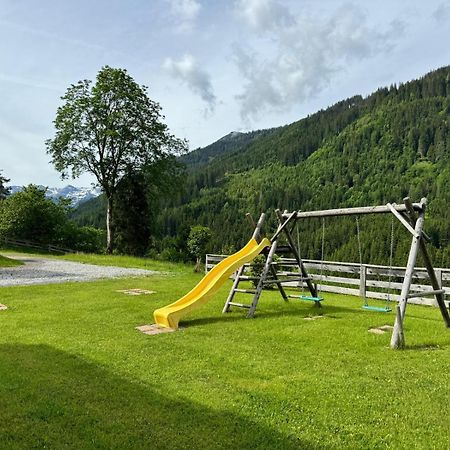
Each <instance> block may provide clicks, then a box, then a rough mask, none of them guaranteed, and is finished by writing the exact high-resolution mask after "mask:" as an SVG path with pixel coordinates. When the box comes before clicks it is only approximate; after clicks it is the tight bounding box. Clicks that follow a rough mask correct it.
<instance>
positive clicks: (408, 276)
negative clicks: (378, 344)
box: [224, 197, 450, 348]
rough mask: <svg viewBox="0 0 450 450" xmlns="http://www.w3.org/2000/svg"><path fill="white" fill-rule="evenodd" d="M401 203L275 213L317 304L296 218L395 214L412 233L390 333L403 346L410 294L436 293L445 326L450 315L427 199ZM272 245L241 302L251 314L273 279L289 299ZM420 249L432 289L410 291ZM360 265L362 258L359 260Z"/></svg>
mask: <svg viewBox="0 0 450 450" xmlns="http://www.w3.org/2000/svg"><path fill="white" fill-rule="evenodd" d="M403 201H404V204H403V205H397V204H395V203H394V204H391V203H387V204H386V205H381V206H366V207H359V208H339V209H328V210H321V211H304V212H296V211H294V212H293V213H290V212H288V211H284V212H283V213H281V212H280V211H279V210H277V211H276V212H277V216H278V219H279V223H280V226H279V231H278V232H277V234H276V236H278V235H279V234H280V232H281V230H282V231H284V233H285V235H286V237H287V241H288V246H289V247H290V251H291V252H292V253H293V254H294V256H295V260H296V264H295V265H296V266H297V267H298V270H299V274H300V275H301V278H300V280H301V281H302V282H303V281H306V284H307V287H308V289H309V290H310V293H311V298H313V299H315V300H313V301H315V303H316V304H317V305H318V306H319V305H320V299H321V298H320V297H319V296H318V294H317V288H316V286H314V285H313V284H312V282H311V279H310V278H309V277H308V274H307V272H306V268H305V265H304V263H303V261H302V259H301V257H300V255H299V252H298V250H297V249H296V248H295V244H294V241H293V239H292V235H291V233H292V231H293V230H294V228H295V225H296V223H297V221H299V220H305V219H308V218H322V219H323V218H325V217H336V216H351V215H354V216H360V215H366V214H392V215H393V217H394V218H396V219H398V221H399V222H400V223H401V224H402V225H403V226H404V227H405V228H406V229H407V230H408V231H409V232H410V233H411V235H412V242H411V247H410V251H409V256H408V262H407V265H406V271H405V276H404V279H403V283H402V290H401V293H400V298H399V303H398V304H397V308H396V318H395V324H394V330H393V333H392V338H391V347H392V348H403V347H404V345H405V339H404V332H403V322H404V319H405V314H406V306H407V303H408V300H409V299H412V298H418V297H425V296H435V298H436V302H437V304H438V306H439V309H440V312H441V314H442V317H443V320H444V323H445V325H446V326H447V327H450V315H449V311H448V310H447V307H446V305H445V298H444V294H445V290H444V289H442V286H441V285H440V283H439V281H438V279H437V276H436V273H435V271H434V268H433V264H432V262H431V259H430V256H429V253H428V249H427V246H426V243H427V242H429V241H430V238H429V237H428V236H427V234H426V233H425V232H424V230H423V226H424V221H425V211H426V206H427V199H426V198H422V199H421V201H420V203H412V202H411V200H410V199H409V198H408V197H407V198H405V199H404V200H403ZM290 222H292V223H293V226H292V227H291V229H288V228H287V227H286V225H287V224H288V223H290ZM271 242H272V245H271V247H270V250H269V254H268V256H267V259H266V264H265V266H264V269H263V272H262V275H261V278H260V280H259V282H258V286H257V288H256V291H255V292H254V297H253V302H252V304H251V305H250V306H246V305H242V306H244V307H248V308H249V312H248V316H249V317H252V316H253V314H254V313H255V310H256V307H257V304H258V301H259V298H260V295H261V291H262V288H263V286H264V285H265V284H270V283H275V284H277V286H278V287H279V289H280V292H281V295H282V297H283V299H284V300H285V301H286V300H288V298H287V297H288V296H286V294H285V293H284V291H283V288H282V286H281V283H282V282H283V281H281V280H280V279H279V278H278V277H277V275H278V274H280V272H278V274H277V273H276V271H275V270H273V266H274V265H276V262H273V256H274V254H275V252H276V247H277V239H274V238H272V240H271ZM419 251H420V252H421V254H422V258H423V262H424V264H425V268H426V270H427V273H428V277H429V280H430V283H431V286H432V290H428V291H421V292H411V284H412V278H413V275H414V270H415V265H416V261H417V255H418V253H419ZM392 252H393V237H392V241H391V255H392ZM322 264H323V238H322ZM390 264H391V270H390V271H389V276H391V275H392V256H391V258H390ZM361 265H362V262H361ZM271 271H272V273H274V279H271V280H268V279H267V276H268V274H269V272H271ZM242 273H243V270H242V269H240V271H239V272H238V276H237V277H236V279H235V282H234V283H233V287H232V290H231V292H230V295H229V298H228V299H227V302H226V304H225V307H224V312H227V311H228V310H229V306H230V305H236V306H239V305H238V304H235V303H233V302H232V299H233V296H234V293H235V292H240V291H239V290H238V289H236V288H237V285H238V284H239V281H240V280H241V279H245V276H241V275H242ZM285 275H290V273H285ZM375 308H377V307H370V306H369V305H367V307H366V308H365V309H372V310H374V309H375ZM383 311H386V307H385V308H383Z"/></svg>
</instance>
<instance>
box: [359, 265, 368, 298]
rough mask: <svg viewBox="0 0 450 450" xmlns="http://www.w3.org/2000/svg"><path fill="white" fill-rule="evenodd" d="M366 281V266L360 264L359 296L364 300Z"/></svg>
mask: <svg viewBox="0 0 450 450" xmlns="http://www.w3.org/2000/svg"><path fill="white" fill-rule="evenodd" d="M366 279H367V266H365V265H364V264H361V265H360V266H359V296H360V297H362V298H363V299H364V300H365V299H366V289H367V286H366Z"/></svg>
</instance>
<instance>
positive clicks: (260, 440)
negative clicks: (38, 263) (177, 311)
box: [0, 345, 324, 449]
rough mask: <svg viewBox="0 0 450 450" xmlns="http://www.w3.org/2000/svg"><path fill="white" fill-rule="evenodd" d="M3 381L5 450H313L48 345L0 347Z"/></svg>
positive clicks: (0, 412)
mask: <svg viewBox="0 0 450 450" xmlns="http://www.w3.org/2000/svg"><path fill="white" fill-rule="evenodd" d="M156 363H157V362H156V361H149V367H151V365H152V364H156ZM0 380H1V381H0V436H1V437H2V442H1V444H0V446H4V447H3V448H44V447H45V448H65V447H67V448H83V449H84V448H108V449H112V448H118V449H127V448H145V447H148V448H157V449H173V448H207V449H216V448H217V449H218V448H221V449H223V448H233V449H239V448H264V449H267V448H283V449H294V448H295V449H299V448H300V449H301V448H308V449H312V448H315V445H313V444H312V443H310V442H304V441H302V440H301V439H299V437H298V436H293V435H292V436H287V435H283V434H281V433H280V432H279V431H277V430H276V429H274V428H270V427H268V426H266V425H263V424H262V423H260V422H256V421H253V420H251V419H249V418H248V417H245V416H241V415H237V414H236V413H235V412H231V411H226V410H216V409H212V408H208V407H205V406H204V405H201V404H199V403H195V402H192V401H190V400H186V399H175V398H170V397H169V396H168V395H167V394H165V393H164V385H162V384H159V380H158V379H157V378H155V380H154V383H155V384H154V385H152V386H149V385H148V384H143V383H142V382H138V381H133V380H130V379H127V378H125V377H122V376H118V375H116V374H114V373H112V372H110V371H109V370H107V369H106V368H105V367H102V366H100V365H97V364H95V363H93V362H88V361H86V360H84V359H82V358H80V357H78V356H76V355H73V354H68V353H66V352H63V351H61V350H57V349H55V348H52V347H50V346H47V345H1V346H0ZM182 382H183V381H182V379H181V380H180V388H179V391H180V392H183V386H182ZM163 393H164V394H163ZM320 448H324V447H323V446H321V447H320Z"/></svg>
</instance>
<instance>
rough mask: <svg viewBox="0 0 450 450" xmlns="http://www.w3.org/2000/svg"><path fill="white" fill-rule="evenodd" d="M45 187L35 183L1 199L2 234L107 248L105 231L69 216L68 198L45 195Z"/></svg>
mask: <svg viewBox="0 0 450 450" xmlns="http://www.w3.org/2000/svg"><path fill="white" fill-rule="evenodd" d="M45 192H46V189H41V188H39V187H38V186H35V185H29V186H27V187H25V188H24V189H23V190H22V191H21V192H17V193H16V194H14V195H10V196H9V197H7V198H6V199H5V200H4V201H2V202H1V203H0V238H1V239H5V238H9V239H19V240H21V239H22V240H28V241H31V242H35V243H38V244H43V245H47V244H53V245H57V246H60V247H63V248H69V249H72V250H79V251H86V252H101V251H103V249H104V244H103V242H104V232H103V231H102V230H98V229H96V228H94V227H79V226H78V225H76V224H75V223H74V222H71V221H70V220H69V219H68V214H69V211H70V206H69V201H67V200H62V199H60V200H59V201H58V203H55V202H54V201H53V200H51V199H49V198H46V196H45Z"/></svg>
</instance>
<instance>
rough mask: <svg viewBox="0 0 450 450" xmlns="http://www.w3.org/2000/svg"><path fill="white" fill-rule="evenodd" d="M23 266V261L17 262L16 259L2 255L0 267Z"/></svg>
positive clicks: (0, 256)
mask: <svg viewBox="0 0 450 450" xmlns="http://www.w3.org/2000/svg"><path fill="white" fill-rule="evenodd" d="M21 265H23V262H22V261H17V260H16V259H11V258H7V257H6V256H3V255H0V267H16V266H21Z"/></svg>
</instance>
